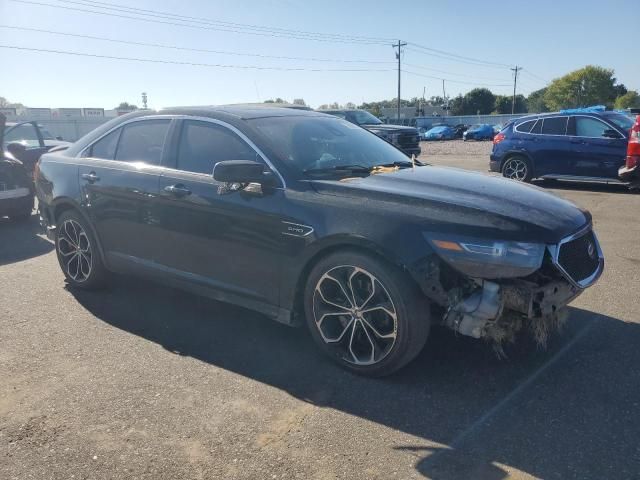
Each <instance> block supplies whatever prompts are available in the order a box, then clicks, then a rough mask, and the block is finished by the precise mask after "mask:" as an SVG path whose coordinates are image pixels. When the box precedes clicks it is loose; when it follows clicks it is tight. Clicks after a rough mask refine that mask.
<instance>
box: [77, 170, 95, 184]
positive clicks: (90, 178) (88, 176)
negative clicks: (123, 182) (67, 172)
mask: <svg viewBox="0 0 640 480" xmlns="http://www.w3.org/2000/svg"><path fill="white" fill-rule="evenodd" d="M81 177H82V179H83V180H86V181H87V182H89V183H94V182H97V181H98V180H100V177H99V176H98V175H96V172H89V173H83V174H82V175H81Z"/></svg>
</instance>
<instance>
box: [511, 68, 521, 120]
mask: <svg viewBox="0 0 640 480" xmlns="http://www.w3.org/2000/svg"><path fill="white" fill-rule="evenodd" d="M518 70H522V67H519V66H518V65H516V66H515V68H512V69H511V71H512V72H513V98H512V99H511V115H513V114H514V113H516V85H517V84H518Z"/></svg>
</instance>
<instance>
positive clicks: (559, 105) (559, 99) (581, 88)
mask: <svg viewBox="0 0 640 480" xmlns="http://www.w3.org/2000/svg"><path fill="white" fill-rule="evenodd" d="M619 91H621V87H620V86H619V85H616V79H615V77H614V76H613V70H611V69H608V68H603V67H598V66H593V65H587V66H586V67H584V68H581V69H580V70H575V71H573V72H571V73H568V74H567V75H565V76H564V77H561V78H557V79H555V80H554V81H553V82H551V85H549V86H548V87H547V91H546V92H545V94H544V102H545V104H546V105H547V107H549V109H551V110H560V109H563V108H575V107H583V106H589V105H600V104H602V105H606V106H608V107H611V106H613V102H614V101H615V99H616V97H617V96H618V95H617V94H618V92H619Z"/></svg>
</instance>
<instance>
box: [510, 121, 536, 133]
mask: <svg viewBox="0 0 640 480" xmlns="http://www.w3.org/2000/svg"><path fill="white" fill-rule="evenodd" d="M538 120H540V119H539V118H530V119H528V120H525V121H523V122H520V123H517V124H515V125H514V126H513V129H514V130H515V131H516V132H518V133H523V134H525V135H538V134H537V133H531V129H529V131H528V132H523V131H522V130H518V127H519V126H520V125H524V124H525V123H527V122H533V125H531V128H533V127H535V126H536V122H537V121H538Z"/></svg>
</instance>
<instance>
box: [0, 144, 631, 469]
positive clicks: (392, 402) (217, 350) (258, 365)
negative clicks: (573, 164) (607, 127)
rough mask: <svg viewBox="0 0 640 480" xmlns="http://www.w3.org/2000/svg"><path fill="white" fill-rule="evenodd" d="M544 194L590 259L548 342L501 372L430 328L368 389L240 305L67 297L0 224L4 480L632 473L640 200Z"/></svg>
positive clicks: (132, 286) (148, 295)
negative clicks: (597, 250)
mask: <svg viewBox="0 0 640 480" xmlns="http://www.w3.org/2000/svg"><path fill="white" fill-rule="evenodd" d="M428 160H429V161H430V162H432V163H436V164H445V165H449V166H455V167H459V168H470V169H474V170H479V171H484V170H486V166H487V163H488V162H487V157H486V155H461V156H456V155H441V156H438V155H434V156H431V157H429V158H428ZM542 188H546V189H548V190H549V191H550V192H552V193H554V194H557V195H560V196H563V197H565V198H568V199H570V200H572V201H574V202H575V203H577V204H578V205H580V206H582V207H585V208H588V209H589V210H591V212H592V214H593V217H594V224H595V229H596V232H597V234H598V236H599V239H600V242H601V245H602V248H603V251H604V254H605V258H606V267H605V273H604V274H603V276H602V278H601V279H600V281H599V283H598V284H597V285H596V286H594V287H592V288H590V289H588V290H587V291H586V292H585V293H584V294H583V295H582V296H580V297H579V298H578V299H577V300H576V301H574V303H573V304H572V307H571V314H570V319H569V322H568V324H567V327H566V329H565V330H564V332H563V333H562V334H561V335H559V336H556V337H554V338H553V339H552V340H551V341H550V343H549V345H548V348H547V349H546V350H540V349H539V348H537V347H536V346H535V345H533V344H530V343H521V344H518V345H516V346H514V347H510V348H509V349H508V351H507V354H508V358H507V359H503V360H500V359H498V358H497V357H496V356H495V355H494V353H493V351H492V349H491V348H490V347H489V346H488V345H487V344H485V343H483V342H481V341H476V340H473V339H469V338H465V337H462V336H456V335H455V334H453V333H452V332H449V331H446V330H440V329H433V330H432V333H431V336H430V338H429V340H428V342H427V345H426V347H425V349H424V351H423V352H422V353H421V355H420V356H419V357H418V358H417V360H416V361H414V362H413V363H412V364H410V365H409V366H408V367H407V368H405V369H404V370H402V371H401V372H399V373H398V374H396V375H394V376H391V377H388V378H385V379H378V380H372V379H366V378H362V377H358V376H355V375H353V374H350V373H348V372H345V371H343V370H341V369H340V368H339V367H337V366H335V365H334V364H332V363H331V362H329V361H327V360H326V359H325V358H324V357H323V356H322V355H321V354H320V353H319V352H317V351H316V349H315V347H314V345H313V344H312V341H311V338H310V337H309V335H308V334H307V333H306V332H305V331H304V330H303V329H292V328H289V327H286V326H283V325H280V324H277V323H274V322H271V321H269V320H267V319H266V318H264V317H262V316H261V315H259V314H257V313H253V312H250V311H247V310H244V309H242V308H240V307H234V306H230V305H226V304H222V303H218V302H214V301H211V300H208V299H204V298H200V297H196V296H193V295H190V294H187V293H183V292H180V291H177V290H173V289H169V288H166V287H163V286H158V285H154V284H150V283H148V282H146V281H143V280H139V279H134V278H125V277H115V278H114V280H113V282H112V283H113V285H112V287H111V288H110V289H108V290H106V291H102V292H82V291H74V290H70V289H68V288H66V287H65V283H64V281H63V275H62V273H61V272H60V270H59V267H58V264H57V261H56V258H55V252H54V251H53V246H52V244H51V243H49V242H48V241H47V240H46V239H44V238H43V237H42V236H40V235H39V233H38V226H37V221H36V218H35V216H34V217H32V219H31V221H30V222H27V223H22V224H13V223H11V222H9V221H7V220H6V219H5V220H0V478H1V479H7V480H8V479H20V480H22V479H30V478H33V479H38V480H40V479H50V478H51V479H71V478H74V479H120V478H126V479H128V478H145V479H172V480H173V479H214V478H221V479H232V478H233V479H236V478H238V479H274V478H285V479H335V478H340V479H343V478H348V479H393V478H398V479H410V478H425V477H427V478H434V479H458V478H464V479H470V478H482V479H502V478H550V479H556V478H557V479H565V478H575V479H604V478H607V479H609V478H611V479H613V478H615V479H632V478H640V415H638V411H639V410H640V302H639V300H638V295H639V292H640V249H639V248H638V245H639V239H640V223H639V222H638V212H640V195H633V194H629V193H627V192H626V190H625V189H624V188H620V187H615V186H597V185H588V186H575V185H569V184H543V185H542Z"/></svg>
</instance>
